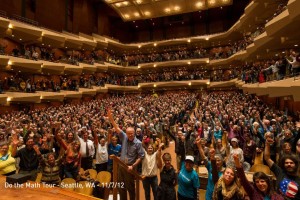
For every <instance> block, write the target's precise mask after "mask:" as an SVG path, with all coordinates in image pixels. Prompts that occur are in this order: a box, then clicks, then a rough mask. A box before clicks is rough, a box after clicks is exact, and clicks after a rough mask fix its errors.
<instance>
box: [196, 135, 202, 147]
mask: <svg viewBox="0 0 300 200" xmlns="http://www.w3.org/2000/svg"><path fill="white" fill-rule="evenodd" d="M196 145H197V147H198V148H202V146H201V138H199V137H198V138H197V139H196Z"/></svg>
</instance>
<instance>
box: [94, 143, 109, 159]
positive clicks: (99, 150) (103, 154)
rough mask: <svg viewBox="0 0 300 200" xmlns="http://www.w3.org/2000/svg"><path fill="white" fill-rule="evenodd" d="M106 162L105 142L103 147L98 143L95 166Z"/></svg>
mask: <svg viewBox="0 0 300 200" xmlns="http://www.w3.org/2000/svg"><path fill="white" fill-rule="evenodd" d="M107 161H108V152H107V142H106V143H105V145H104V146H101V145H100V144H99V143H98V146H97V151H96V164H102V163H106V162H107Z"/></svg>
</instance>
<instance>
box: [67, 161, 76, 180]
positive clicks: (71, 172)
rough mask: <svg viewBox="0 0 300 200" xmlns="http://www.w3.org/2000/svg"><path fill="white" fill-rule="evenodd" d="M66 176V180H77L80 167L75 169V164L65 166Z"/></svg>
mask: <svg viewBox="0 0 300 200" xmlns="http://www.w3.org/2000/svg"><path fill="white" fill-rule="evenodd" d="M64 174H65V178H73V179H75V180H76V179H77V176H78V167H74V164H73V163H70V164H65V165H64Z"/></svg>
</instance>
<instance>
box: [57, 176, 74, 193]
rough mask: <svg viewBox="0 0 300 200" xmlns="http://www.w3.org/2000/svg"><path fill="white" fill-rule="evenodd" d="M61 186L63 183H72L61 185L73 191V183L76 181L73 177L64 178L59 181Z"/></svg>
mask: <svg viewBox="0 0 300 200" xmlns="http://www.w3.org/2000/svg"><path fill="white" fill-rule="evenodd" d="M60 184H61V185H62V186H64V185H68V186H69V185H71V184H74V187H62V188H64V189H66V190H71V191H74V190H75V184H76V181H75V180H74V179H73V178H65V179H63V180H62V181H61V183H60Z"/></svg>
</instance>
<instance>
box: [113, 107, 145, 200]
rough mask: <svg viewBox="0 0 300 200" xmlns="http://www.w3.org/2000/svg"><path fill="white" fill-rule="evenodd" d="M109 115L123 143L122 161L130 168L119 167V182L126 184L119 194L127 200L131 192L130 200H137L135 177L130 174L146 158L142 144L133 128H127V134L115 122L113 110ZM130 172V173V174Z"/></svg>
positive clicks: (122, 198) (123, 199) (122, 199)
mask: <svg viewBox="0 0 300 200" xmlns="http://www.w3.org/2000/svg"><path fill="white" fill-rule="evenodd" d="M107 115H108V118H109V121H110V123H111V124H112V125H113V127H114V128H115V130H116V132H117V133H118V135H119V138H120V140H121V143H122V151H121V157H120V159H121V161H123V162H124V163H125V164H126V165H127V166H128V168H127V169H124V168H122V167H119V170H118V181H119V182H120V183H124V187H123V188H119V194H120V199H121V200H127V191H128V192H129V196H130V200H134V199H135V184H134V180H135V177H134V175H132V174H131V173H130V172H131V171H132V170H135V169H136V167H137V166H138V165H139V164H140V163H141V161H142V159H143V158H144V156H145V153H144V150H143V147H142V142H141V141H140V140H138V139H137V138H136V137H135V132H134V128H133V127H128V128H126V133H124V132H123V131H122V130H121V129H120V128H119V126H118V125H117V124H116V122H115V121H114V118H113V115H112V113H111V110H110V109H109V110H108V111H107ZM128 172H129V173H128Z"/></svg>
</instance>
